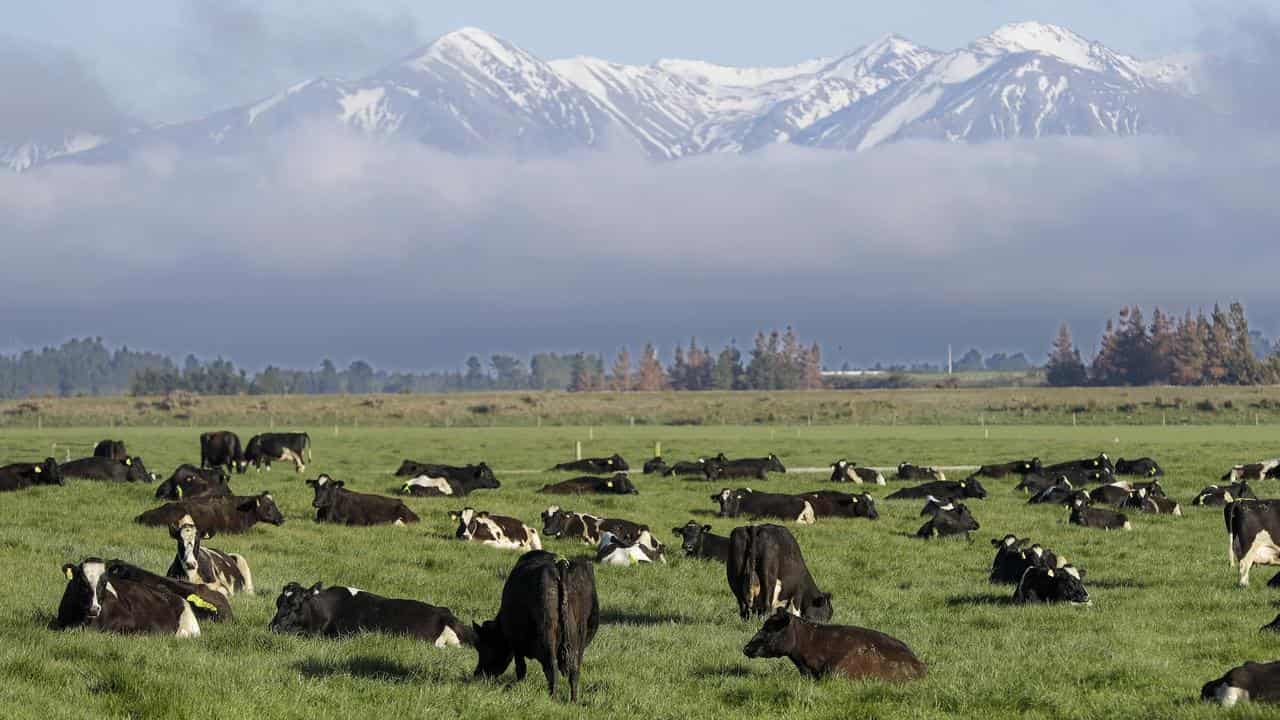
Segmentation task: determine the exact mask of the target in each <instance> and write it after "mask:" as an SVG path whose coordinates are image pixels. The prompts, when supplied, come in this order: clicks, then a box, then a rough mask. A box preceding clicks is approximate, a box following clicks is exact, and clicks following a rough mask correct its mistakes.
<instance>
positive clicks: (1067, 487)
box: [1027, 477, 1093, 505]
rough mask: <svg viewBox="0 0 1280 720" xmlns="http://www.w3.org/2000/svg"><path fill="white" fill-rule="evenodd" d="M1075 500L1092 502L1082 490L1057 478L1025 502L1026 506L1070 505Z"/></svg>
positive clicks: (1063, 479)
mask: <svg viewBox="0 0 1280 720" xmlns="http://www.w3.org/2000/svg"><path fill="white" fill-rule="evenodd" d="M1077 498H1083V499H1085V500H1087V501H1089V502H1093V500H1092V498H1090V497H1089V494H1088V493H1086V492H1085V491H1083V490H1077V489H1075V488H1074V487H1072V485H1071V481H1070V480H1067V479H1066V478H1065V477H1061V478H1058V481H1057V482H1055V483H1054V484H1053V485H1050V486H1049V487H1046V488H1044V489H1043V490H1041V491H1040V492H1038V493H1036V494H1035V495H1032V496H1031V497H1030V499H1028V500H1027V504H1028V505H1070V504H1072V503H1073V502H1075V501H1076V499H1077Z"/></svg>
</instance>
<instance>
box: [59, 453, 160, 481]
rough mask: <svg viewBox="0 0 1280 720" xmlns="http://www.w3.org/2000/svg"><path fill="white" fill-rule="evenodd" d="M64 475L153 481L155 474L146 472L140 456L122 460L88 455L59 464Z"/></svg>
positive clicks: (109, 479) (98, 478)
mask: <svg viewBox="0 0 1280 720" xmlns="http://www.w3.org/2000/svg"><path fill="white" fill-rule="evenodd" d="M59 469H61V470H62V474H63V475H64V476H65V477H72V478H81V479H84V480H106V481H108V482H153V481H154V480H155V479H156V476H155V475H154V474H153V473H149V472H147V466H146V465H144V464H143V463H142V458H140V457H131V458H125V459H124V460H115V459H112V458H100V457H88V458H80V459H79V460H72V461H71V462H66V463H63V464H62V465H60V466H59Z"/></svg>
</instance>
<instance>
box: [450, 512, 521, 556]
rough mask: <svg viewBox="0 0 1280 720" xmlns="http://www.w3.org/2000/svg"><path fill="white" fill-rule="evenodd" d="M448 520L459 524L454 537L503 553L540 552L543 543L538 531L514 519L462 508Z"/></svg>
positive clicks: (452, 513) (451, 514)
mask: <svg viewBox="0 0 1280 720" xmlns="http://www.w3.org/2000/svg"><path fill="white" fill-rule="evenodd" d="M449 519H450V520H452V521H453V522H456V523H458V529H457V530H456V531H454V537H456V538H457V539H459V540H467V541H469V542H478V543H480V544H482V545H488V546H489V547H496V548H500V549H502V550H541V549H542V540H541V539H540V538H539V537H538V531H537V530H534V529H533V528H531V527H529V526H528V525H525V524H524V523H522V522H520V521H519V520H518V519H516V518H513V517H505V516H503V515H490V514H489V513H487V512H476V510H475V509H474V508H463V509H462V510H458V511H456V512H451V513H449Z"/></svg>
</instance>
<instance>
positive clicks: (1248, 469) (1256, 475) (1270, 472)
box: [1222, 459, 1280, 483]
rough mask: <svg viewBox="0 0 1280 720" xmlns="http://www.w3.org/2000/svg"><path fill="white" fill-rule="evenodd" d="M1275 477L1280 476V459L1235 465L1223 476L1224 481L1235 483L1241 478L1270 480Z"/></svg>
mask: <svg viewBox="0 0 1280 720" xmlns="http://www.w3.org/2000/svg"><path fill="white" fill-rule="evenodd" d="M1275 478H1280V459H1272V460H1261V461H1259V462H1255V463H1245V464H1243V465H1234V466H1232V468H1231V469H1230V470H1228V471H1227V472H1226V474H1225V475H1223V476H1222V482H1224V483H1233V482H1237V481H1239V480H1269V479H1275Z"/></svg>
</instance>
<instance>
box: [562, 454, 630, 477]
mask: <svg viewBox="0 0 1280 720" xmlns="http://www.w3.org/2000/svg"><path fill="white" fill-rule="evenodd" d="M630 469H631V466H630V465H628V464H627V461H626V460H623V459H622V456H621V455H619V454H617V453H614V454H613V455H610V456H609V457H603V458H583V459H581V460H574V461H573V462H565V463H560V464H558V465H556V466H555V467H553V468H551V470H552V471H553V472H554V471H557V470H561V471H564V472H581V473H589V474H594V475H603V474H605V473H619V472H626V471H628V470H630Z"/></svg>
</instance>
